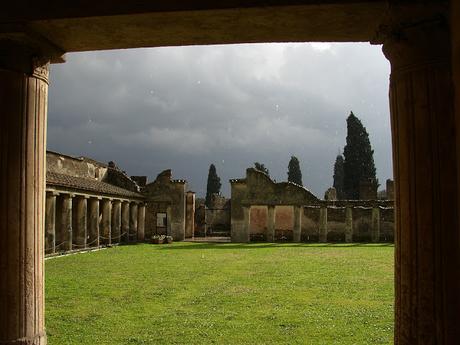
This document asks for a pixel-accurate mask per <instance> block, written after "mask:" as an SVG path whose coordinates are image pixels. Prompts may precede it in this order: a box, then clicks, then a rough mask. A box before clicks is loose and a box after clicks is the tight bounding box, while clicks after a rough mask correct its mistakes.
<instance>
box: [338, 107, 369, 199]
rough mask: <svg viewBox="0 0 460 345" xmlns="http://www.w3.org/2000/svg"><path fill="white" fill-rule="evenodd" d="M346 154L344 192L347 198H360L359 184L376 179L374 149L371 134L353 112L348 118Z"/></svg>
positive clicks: (344, 151)
mask: <svg viewBox="0 0 460 345" xmlns="http://www.w3.org/2000/svg"><path fill="white" fill-rule="evenodd" d="M343 155H344V163H343V170H344V178H343V185H344V192H345V197H346V198H347V199H354V200H356V199H359V184H360V182H361V181H364V180H367V179H370V178H372V179H374V180H375V181H377V180H376V177H375V164H374V150H372V148H371V143H370V141H369V134H368V133H367V131H366V128H365V127H364V126H363V124H362V123H361V121H360V120H359V119H358V118H357V117H356V116H355V115H354V114H353V112H351V113H350V116H348V118H347V143H346V145H345V148H344V150H343Z"/></svg>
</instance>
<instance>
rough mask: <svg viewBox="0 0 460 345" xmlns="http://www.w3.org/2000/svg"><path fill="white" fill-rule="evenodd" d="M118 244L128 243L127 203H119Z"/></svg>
mask: <svg viewBox="0 0 460 345" xmlns="http://www.w3.org/2000/svg"><path fill="white" fill-rule="evenodd" d="M120 242H123V243H127V242H129V202H128V201H123V202H122V203H121V239H120Z"/></svg>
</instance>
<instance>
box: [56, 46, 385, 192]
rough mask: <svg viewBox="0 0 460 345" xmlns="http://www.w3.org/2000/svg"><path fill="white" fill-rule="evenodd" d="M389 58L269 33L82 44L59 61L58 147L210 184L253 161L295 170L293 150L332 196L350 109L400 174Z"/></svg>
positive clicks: (132, 169) (381, 161)
mask: <svg viewBox="0 0 460 345" xmlns="http://www.w3.org/2000/svg"><path fill="white" fill-rule="evenodd" d="M388 73H389V66H388V63H387V62H386V60H385V59H384V57H383V55H382V53H381V52H380V48H379V47H375V46H370V45H367V44H336V45H324V44H323V45H316V46H312V45H310V44H259V45H233V46H206V47H179V48H156V49H142V50H125V51H111V52H94V53H85V54H81V53H78V54H71V55H70V56H69V57H68V62H67V63H65V64H63V65H53V67H52V84H51V86H50V102H49V104H50V105H49V121H48V125H49V127H48V147H49V149H52V150H57V151H61V152H63V153H68V154H74V155H87V156H91V157H94V158H95V159H98V160H101V161H109V160H114V161H116V162H117V163H118V164H119V165H120V166H121V167H122V168H123V169H125V170H126V171H127V172H128V174H131V175H149V177H150V178H154V177H155V176H156V174H158V173H159V172H160V171H161V170H163V169H166V168H172V169H173V174H174V176H175V177H176V178H185V179H187V180H188V181H189V182H190V187H191V189H193V190H195V191H196V192H198V193H200V194H203V193H204V192H205V185H206V177H207V170H208V167H209V164H210V163H215V164H216V166H217V170H218V174H219V175H220V176H221V178H222V180H223V185H224V192H225V193H226V194H228V179H229V178H237V177H243V176H244V174H245V168H246V167H248V166H250V165H252V164H253V162H254V161H261V162H263V163H265V165H266V166H268V167H269V169H270V172H271V175H272V177H274V178H275V179H277V180H284V179H285V178H286V169H287V163H288V161H289V158H290V156H291V155H296V156H297V157H298V158H299V159H300V161H301V167H302V171H303V174H304V184H305V185H306V186H307V188H309V189H311V190H312V191H313V192H314V193H316V194H317V195H319V196H321V195H322V194H323V192H324V190H325V189H326V188H327V187H329V186H330V185H331V183H332V165H333V163H334V159H335V156H336V155H337V153H338V152H339V150H341V149H342V148H343V146H344V143H345V135H346V123H345V119H346V117H347V115H348V113H349V111H350V110H353V111H354V112H355V114H356V115H357V116H358V117H360V118H361V119H362V121H363V123H364V125H365V126H366V127H367V129H368V131H369V133H370V137H371V142H372V145H373V147H374V150H375V160H376V164H377V172H378V177H379V178H380V180H381V181H384V180H385V179H386V178H388V177H391V171H392V170H391V169H392V168H391V145H390V129H389V111H388V98H387V94H388Z"/></svg>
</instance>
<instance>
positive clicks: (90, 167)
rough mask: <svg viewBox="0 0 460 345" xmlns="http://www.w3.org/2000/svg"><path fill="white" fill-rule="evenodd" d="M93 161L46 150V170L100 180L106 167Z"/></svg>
mask: <svg viewBox="0 0 460 345" xmlns="http://www.w3.org/2000/svg"><path fill="white" fill-rule="evenodd" d="M95 162H96V161H89V160H85V159H83V158H78V157H72V156H68V155H64V154H60V153H57V152H52V151H47V152H46V171H48V172H54V173H58V174H64V175H70V176H75V177H83V178H91V179H96V180H99V181H101V180H102V179H103V177H104V176H105V174H106V172H107V167H106V166H105V165H103V164H102V163H100V164H96V163H95Z"/></svg>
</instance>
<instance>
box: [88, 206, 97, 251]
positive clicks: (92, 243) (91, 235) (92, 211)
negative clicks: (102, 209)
mask: <svg viewBox="0 0 460 345" xmlns="http://www.w3.org/2000/svg"><path fill="white" fill-rule="evenodd" d="M88 214H89V216H88V247H99V199H98V198H90V199H89V212H88Z"/></svg>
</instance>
